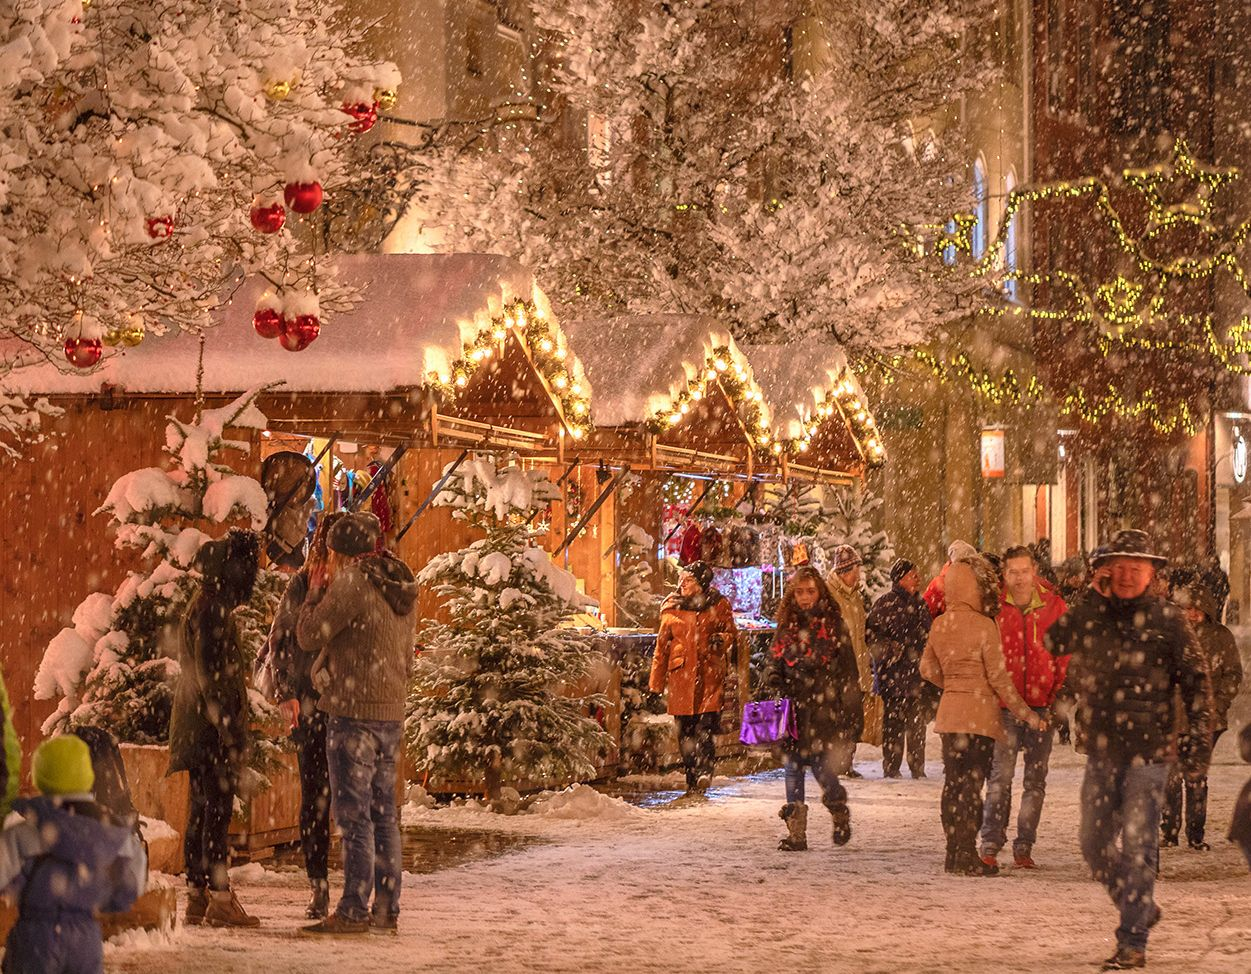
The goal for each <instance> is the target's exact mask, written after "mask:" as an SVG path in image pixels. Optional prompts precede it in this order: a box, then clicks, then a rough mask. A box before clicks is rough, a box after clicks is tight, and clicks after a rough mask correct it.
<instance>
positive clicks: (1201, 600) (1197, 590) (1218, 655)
mask: <svg viewBox="0 0 1251 974" xmlns="http://www.w3.org/2000/svg"><path fill="white" fill-rule="evenodd" d="M1191 593H1193V596H1194V597H1195V599H1196V601H1195V608H1197V609H1198V610H1199V611H1200V612H1202V613H1203V616H1204V618H1203V621H1202V622H1201V623H1199V624H1198V625H1197V626H1193V627H1192V628H1193V629H1194V633H1195V638H1196V639H1197V640H1198V645H1199V657H1200V661H1201V663H1202V668H1203V672H1204V673H1205V675H1206V676H1207V678H1208V685H1209V687H1210V688H1211V693H1212V695H1211V698H1210V701H1209V703H1210V706H1211V711H1212V713H1211V721H1210V724H1209V728H1210V730H1211V731H1212V732H1213V733H1215V732H1216V731H1219V730H1225V729H1226V728H1227V727H1228V726H1229V719H1228V714H1229V707H1230V705H1231V704H1232V703H1233V702H1234V697H1236V696H1238V688H1239V687H1240V686H1241V685H1242V656H1241V654H1240V653H1239V652H1238V644H1237V642H1235V641H1234V634H1233V633H1232V632H1230V631H1229V630H1228V629H1227V628H1226V627H1225V626H1223V625H1221V623H1220V622H1218V621H1216V620H1217V604H1216V596H1214V595H1213V594H1212V593H1211V592H1209V591H1208V590H1207V588H1206V587H1205V586H1202V585H1199V586H1195V587H1194V588H1193V589H1191V590H1189V592H1188V593H1187V594H1191ZM1181 601H1184V600H1181Z"/></svg>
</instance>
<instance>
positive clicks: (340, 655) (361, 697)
mask: <svg viewBox="0 0 1251 974" xmlns="http://www.w3.org/2000/svg"><path fill="white" fill-rule="evenodd" d="M416 606H417V580H416V579H415V578H414V577H413V573H412V571H410V570H409V567H408V566H407V565H406V564H404V562H402V561H400V560H399V559H398V558H394V557H392V556H391V555H388V554H380V555H369V556H367V557H364V558H358V559H356V560H355V561H353V562H352V563H351V564H349V565H348V566H347V567H345V568H344V569H342V570H341V571H340V572H339V573H338V574H337V575H336V576H335V577H334V580H333V581H332V582H331V583H330V587H329V588H328V589H327V590H326V594H325V595H324V596H323V597H322V599H321V600H320V601H319V602H318V603H317V604H316V605H308V604H305V606H304V607H303V609H301V611H300V617H299V622H298V624H297V626H296V634H297V636H298V638H299V641H300V648H301V649H303V650H304V651H305V652H308V653H313V654H315V655H316V657H317V659H315V660H314V663H313V681H314V684H315V685H317V687H318V689H320V691H321V697H320V699H319V700H318V703H317V706H318V708H319V709H320V710H323V711H325V713H327V714H328V715H329V716H331V717H349V718H352V719H354V720H385V721H400V720H403V719H404V700H405V697H406V696H407V692H408V673H409V668H410V666H411V665H412V660H413V647H414V644H415V639H416V629H417V613H416V611H415V610H416ZM319 671H321V672H319Z"/></svg>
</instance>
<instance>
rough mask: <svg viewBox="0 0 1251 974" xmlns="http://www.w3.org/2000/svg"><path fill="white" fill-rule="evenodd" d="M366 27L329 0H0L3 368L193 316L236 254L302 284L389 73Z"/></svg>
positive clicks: (383, 99) (392, 80)
mask: <svg viewBox="0 0 1251 974" xmlns="http://www.w3.org/2000/svg"><path fill="white" fill-rule="evenodd" d="M371 29H372V25H371V24H369V23H368V22H366V21H364V20H362V19H361V18H359V17H355V16H349V15H348V14H347V13H346V12H345V11H344V10H343V9H342V7H341V6H340V5H339V4H338V3H336V2H334V0H305V2H302V3H292V2H290V0H239V2H234V3H228V4H216V3H213V4H203V3H172V2H169V0H156V2H153V0H16V2H15V3H10V4H7V5H5V6H4V8H3V9H0V159H2V160H3V164H2V165H0V207H2V208H3V211H4V215H5V227H6V228H7V229H8V230H9V232H7V233H6V234H4V237H3V239H0V281H3V286H2V287H0V321H2V322H3V324H2V325H0V335H7V336H9V337H12V338H16V339H18V341H17V342H15V343H9V344H8V345H7V346H6V347H5V349H4V353H3V354H2V355H0V376H2V375H3V373H4V372H6V371H8V370H10V369H13V368H19V367H21V366H22V365H24V364H27V363H30V362H35V361H42V360H44V359H46V358H48V357H51V358H52V359H53V360H54V361H61V362H64V358H67V357H69V352H68V350H64V349H63V343H64V342H65V341H66V339H71V340H74V339H83V340H86V341H94V340H97V339H101V338H106V339H107V338H112V339H113V340H122V341H127V340H134V338H135V337H140V336H141V335H142V333H143V331H144V330H147V331H152V332H156V333H160V332H162V331H164V330H165V329H167V328H171V327H176V328H187V329H199V328H203V327H205V326H207V325H208V324H209V323H210V322H209V315H210V313H211V311H212V310H213V308H214V307H216V306H217V305H218V303H219V302H220V301H221V300H222V299H223V297H224V293H223V292H224V290H225V288H226V285H227V282H228V280H229V279H230V277H231V275H233V274H236V273H238V272H244V273H246V272H251V271H263V272H266V273H268V274H269V275H270V276H271V278H272V279H273V280H274V283H275V288H276V290H282V289H283V288H286V289H288V290H290V291H291V292H292V294H293V297H295V296H296V295H297V294H304V293H305V292H308V291H309V290H311V287H312V278H313V275H314V266H315V261H310V260H309V258H310V256H315V255H316V254H317V252H318V251H322V252H324V250H325V248H326V240H325V232H324V228H325V226H326V225H328V223H329V220H330V217H331V216H332V215H333V214H334V211H335V208H336V207H337V206H339V205H340V204H341V203H342V202H343V201H344V200H345V199H347V198H348V197H349V196H350V195H351V192H352V188H353V185H354V183H356V182H357V181H359V180H361V179H363V178H367V177H368V172H367V171H365V169H366V167H364V166H363V165H362V159H363V155H362V153H363V152H364V149H363V148H362V146H361V145H360V142H359V140H360V139H361V137H362V136H363V134H364V132H365V131H367V130H368V129H369V128H370V127H372V125H373V123H374V122H375V121H376V118H377V113H378V111H379V106H380V104H386V105H389V104H390V102H391V99H392V98H393V96H394V89H395V87H396V85H397V84H398V83H399V74H398V71H397V70H396V68H395V67H394V65H392V64H389V63H385V62H380V61H378V60H376V59H375V58H373V57H371V56H369V55H368V54H367V53H366V52H365V48H364V40H365V37H366V35H367V33H369V31H370V30H371ZM323 194H324V197H325V200H326V203H325V205H324V206H317V205H316V204H317V203H318V201H319V200H320V199H321V198H322V196H323ZM304 214H307V215H304ZM284 221H285V224H284ZM313 221H316V223H315V224H314V222H313ZM302 300H305V303H306V304H307V300H306V299H302ZM92 354H94V350H93V352H92ZM90 357H91V356H90V355H89V356H88V357H87V358H86V359H85V360H84V361H87V362H88V363H89V362H90ZM76 364H80V363H76Z"/></svg>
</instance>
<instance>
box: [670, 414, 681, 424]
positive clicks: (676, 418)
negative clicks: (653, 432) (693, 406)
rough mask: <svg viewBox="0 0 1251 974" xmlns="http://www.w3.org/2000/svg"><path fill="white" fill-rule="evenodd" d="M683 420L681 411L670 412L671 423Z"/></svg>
mask: <svg viewBox="0 0 1251 974" xmlns="http://www.w3.org/2000/svg"><path fill="white" fill-rule="evenodd" d="M681 421H682V414H681V413H670V414H669V422H670V423H680V422H681Z"/></svg>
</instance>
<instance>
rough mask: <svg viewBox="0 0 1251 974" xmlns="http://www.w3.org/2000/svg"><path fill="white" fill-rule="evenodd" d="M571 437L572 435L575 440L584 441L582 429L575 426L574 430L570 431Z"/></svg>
mask: <svg viewBox="0 0 1251 974" xmlns="http://www.w3.org/2000/svg"><path fill="white" fill-rule="evenodd" d="M569 435H570V436H572V437H573V438H574V439H575V440H580V439H582V429H581V427H578V426H575V427H574V428H573V429H572V430H570V433H569Z"/></svg>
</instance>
